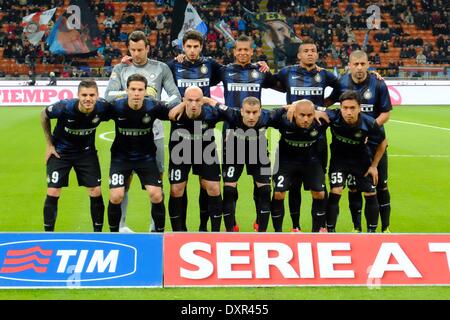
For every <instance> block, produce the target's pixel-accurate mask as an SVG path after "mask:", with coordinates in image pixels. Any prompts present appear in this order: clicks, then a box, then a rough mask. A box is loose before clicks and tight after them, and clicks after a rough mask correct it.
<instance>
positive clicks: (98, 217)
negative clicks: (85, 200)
mask: <svg viewBox="0 0 450 320" xmlns="http://www.w3.org/2000/svg"><path fill="white" fill-rule="evenodd" d="M90 199H91V218H92V226H93V227H94V232H102V229H103V219H104V218H103V216H104V214H105V205H104V204H103V197H102V196H101V195H100V196H99V197H90Z"/></svg>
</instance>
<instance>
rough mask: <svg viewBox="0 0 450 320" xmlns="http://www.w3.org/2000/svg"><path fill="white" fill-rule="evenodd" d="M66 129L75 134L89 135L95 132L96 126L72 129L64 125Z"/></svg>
mask: <svg viewBox="0 0 450 320" xmlns="http://www.w3.org/2000/svg"><path fill="white" fill-rule="evenodd" d="M64 131H65V132H67V133H69V134H73V135H74V136H88V135H90V134H92V133H94V132H95V128H87V129H70V128H67V127H64Z"/></svg>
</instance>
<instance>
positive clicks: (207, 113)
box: [169, 105, 223, 150]
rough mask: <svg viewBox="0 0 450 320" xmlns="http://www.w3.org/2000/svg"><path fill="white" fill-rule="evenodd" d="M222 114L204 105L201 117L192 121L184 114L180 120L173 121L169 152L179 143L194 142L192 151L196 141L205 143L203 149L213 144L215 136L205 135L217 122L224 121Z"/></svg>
mask: <svg viewBox="0 0 450 320" xmlns="http://www.w3.org/2000/svg"><path fill="white" fill-rule="evenodd" d="M222 120H223V118H222V116H221V115H220V113H219V112H218V111H217V110H216V109H215V108H213V107H211V106H209V105H203V106H202V111H201V113H200V115H199V116H198V117H197V118H195V119H190V118H188V116H187V115H186V113H183V115H182V116H181V117H180V119H179V120H176V121H171V128H170V141H169V150H172V149H173V148H174V147H175V146H176V145H177V144H178V142H179V141H181V140H188V141H191V142H192V148H191V150H194V149H193V147H194V145H193V144H194V143H195V141H199V140H200V141H202V142H203V141H204V140H205V139H207V141H205V143H203V148H204V147H205V146H206V144H207V143H209V142H213V141H214V140H215V139H214V134H213V132H212V131H210V133H211V135H205V133H206V131H208V130H210V129H214V128H215V126H216V124H217V122H219V121H222Z"/></svg>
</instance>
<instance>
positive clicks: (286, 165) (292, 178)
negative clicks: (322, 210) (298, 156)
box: [273, 161, 325, 192]
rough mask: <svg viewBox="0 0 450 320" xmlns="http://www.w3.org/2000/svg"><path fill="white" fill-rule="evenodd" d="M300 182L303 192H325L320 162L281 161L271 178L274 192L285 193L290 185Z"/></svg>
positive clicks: (323, 174) (323, 175)
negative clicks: (303, 188)
mask: <svg viewBox="0 0 450 320" xmlns="http://www.w3.org/2000/svg"><path fill="white" fill-rule="evenodd" d="M299 180H300V181H302V182H303V184H304V187H305V190H312V191H316V192H320V191H324V190H325V173H324V172H323V168H322V165H321V163H320V162H317V161H312V162H309V163H305V164H303V163H299V162H287V161H281V162H280V166H279V168H278V171H277V173H276V174H274V176H273V184H274V188H273V189H274V192H286V191H287V190H289V188H290V186H291V184H292V183H296V182H297V181H299Z"/></svg>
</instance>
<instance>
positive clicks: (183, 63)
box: [168, 30, 269, 231]
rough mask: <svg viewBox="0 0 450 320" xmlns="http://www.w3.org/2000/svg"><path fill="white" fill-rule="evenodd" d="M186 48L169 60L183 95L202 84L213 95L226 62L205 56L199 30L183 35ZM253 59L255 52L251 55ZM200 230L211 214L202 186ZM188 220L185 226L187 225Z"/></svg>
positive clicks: (262, 64) (262, 67)
mask: <svg viewBox="0 0 450 320" xmlns="http://www.w3.org/2000/svg"><path fill="white" fill-rule="evenodd" d="M182 43H183V51H184V54H181V55H179V56H178V57H177V58H176V59H174V60H172V61H170V62H169V63H168V65H169V68H170V69H171V70H172V74H173V76H174V79H175V82H176V84H177V86H178V89H179V90H180V94H181V95H182V96H183V95H184V92H185V90H186V88H187V87H189V86H198V87H200V88H201V89H202V91H203V95H204V96H205V97H210V87H211V86H215V85H217V84H218V83H219V82H221V81H223V79H222V76H223V75H224V74H225V73H223V72H222V71H223V69H224V68H225V67H224V66H223V65H221V64H219V63H217V62H216V61H215V60H214V59H212V58H210V57H202V56H201V52H202V49H203V36H202V34H201V33H199V32H198V31H195V30H190V31H187V32H186V33H185V35H184V36H183V42H182ZM250 59H251V56H250ZM257 65H258V68H259V71H261V72H267V71H268V70H269V67H268V66H267V64H266V63H265V62H264V61H259V62H257ZM186 194H187V192H184V194H183V206H184V208H183V214H184V218H186V209H187V198H186ZM199 204H200V206H199V207H200V228H199V229H200V231H206V228H207V227H206V225H207V222H208V217H209V215H208V214H207V212H206V210H207V193H206V191H205V190H204V189H203V188H200V197H199ZM185 224H186V223H185V220H184V229H186V226H185Z"/></svg>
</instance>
